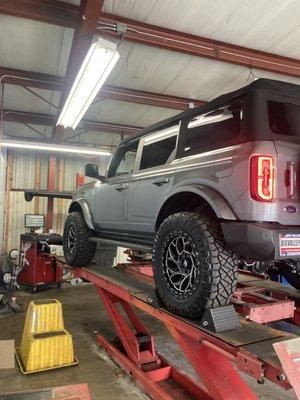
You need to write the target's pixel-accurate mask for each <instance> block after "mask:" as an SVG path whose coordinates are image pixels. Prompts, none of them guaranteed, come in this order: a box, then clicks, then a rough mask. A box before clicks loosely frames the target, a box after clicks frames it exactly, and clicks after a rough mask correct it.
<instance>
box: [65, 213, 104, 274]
mask: <svg viewBox="0 0 300 400" xmlns="http://www.w3.org/2000/svg"><path fill="white" fill-rule="evenodd" d="M95 248H96V243H94V242H92V241H90V229H89V228H88V227H87V226H86V223H85V221H84V218H83V215H82V213H80V212H78V211H74V212H71V213H70V214H69V215H68V216H67V219H66V222H65V226H64V235H63V249H64V256H65V259H66V261H67V263H68V264H69V265H71V266H74V267H85V266H88V265H89V264H90V263H91V262H92V260H93V257H94V253H95Z"/></svg>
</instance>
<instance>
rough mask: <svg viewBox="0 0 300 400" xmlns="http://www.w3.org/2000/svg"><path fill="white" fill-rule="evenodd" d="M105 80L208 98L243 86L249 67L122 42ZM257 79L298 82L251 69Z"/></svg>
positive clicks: (294, 79) (145, 88)
mask: <svg viewBox="0 0 300 400" xmlns="http://www.w3.org/2000/svg"><path fill="white" fill-rule="evenodd" d="M120 55H121V57H120V60H119V61H118V63H117V65H116V67H115V69H114V70H113V71H112V73H111V75H110V77H109V80H108V82H109V83H111V84H114V85H118V86H124V87H129V88H134V89H141V90H147V91H150V92H151V91H152V92H156V93H164V94H170V95H175V96H183V97H188V98H195V99H199V100H205V101H207V100H212V99H213V98H215V97H216V96H218V95H220V94H222V93H226V92H228V91H232V90H236V89H238V88H240V87H242V86H245V85H246V84H247V83H249V82H248V80H247V79H248V77H249V73H250V70H249V68H246V67H242V66H239V65H234V64H229V63H224V62H219V61H213V60H209V59H206V58H201V57H195V56H190V55H187V54H182V53H176V52H172V51H166V50H162V49H159V48H155V47H150V46H143V45H139V44H130V43H128V42H124V43H122V45H121V46H120ZM253 73H254V74H255V76H257V77H259V78H262V77H264V78H270V79H277V80H283V81H286V82H291V83H296V84H300V78H294V77H288V76H285V75H281V74H275V73H271V72H265V71H261V70H253Z"/></svg>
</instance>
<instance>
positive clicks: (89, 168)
mask: <svg viewBox="0 0 300 400" xmlns="http://www.w3.org/2000/svg"><path fill="white" fill-rule="evenodd" d="M84 175H85V176H88V177H89V178H96V179H99V180H100V181H102V180H104V178H105V177H104V176H103V175H99V170H98V165H96V164H90V163H87V164H85V166H84Z"/></svg>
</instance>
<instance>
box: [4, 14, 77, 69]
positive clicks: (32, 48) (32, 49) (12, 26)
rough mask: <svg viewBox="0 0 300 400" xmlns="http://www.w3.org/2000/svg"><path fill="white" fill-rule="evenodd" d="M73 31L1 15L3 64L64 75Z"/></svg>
mask: <svg viewBox="0 0 300 400" xmlns="http://www.w3.org/2000/svg"><path fill="white" fill-rule="evenodd" d="M72 38H73V30H72V29H69V28H63V27H60V26H56V25H50V24H45V23H42V22H39V21H32V20H29V19H23V18H16V17H11V16H7V15H3V14H0V65H2V66H5V67H11V68H17V69H23V70H27V71H34V72H43V73H47V74H54V75H64V74H65V71H66V66H67V62H68V56H69V52H70V47H71V43H72Z"/></svg>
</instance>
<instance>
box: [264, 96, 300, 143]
mask: <svg viewBox="0 0 300 400" xmlns="http://www.w3.org/2000/svg"><path fill="white" fill-rule="evenodd" d="M268 114H269V126H270V128H271V130H272V131H273V132H274V133H276V134H278V135H289V136H298V137H300V106H299V105H296V104H292V103H282V102H278V101H271V100H269V101H268Z"/></svg>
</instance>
